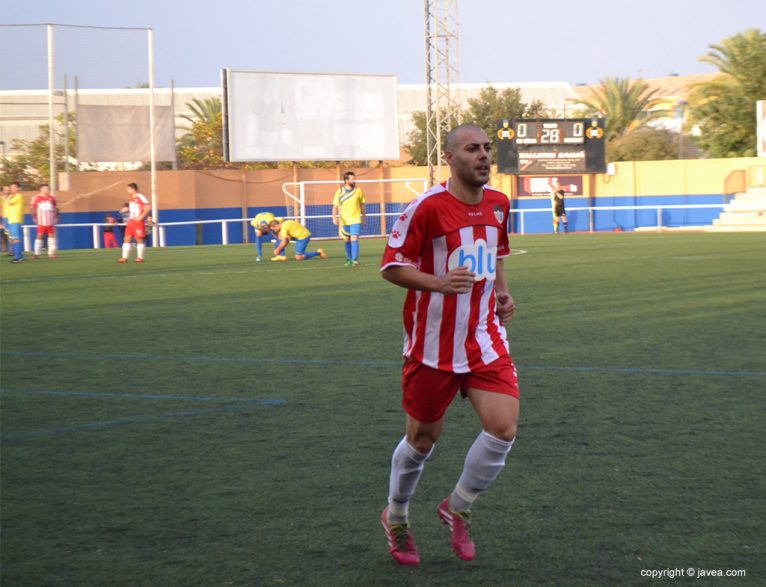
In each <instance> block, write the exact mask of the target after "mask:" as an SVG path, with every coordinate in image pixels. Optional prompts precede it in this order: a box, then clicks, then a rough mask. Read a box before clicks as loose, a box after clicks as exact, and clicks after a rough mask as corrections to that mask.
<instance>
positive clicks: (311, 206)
mask: <svg viewBox="0 0 766 587" xmlns="http://www.w3.org/2000/svg"><path fill="white" fill-rule="evenodd" d="M342 186H343V181H342V180H341V181H299V182H288V183H285V184H283V185H282V192H283V193H284V195H285V204H286V205H285V208H286V210H287V215H288V216H290V217H293V218H295V219H296V220H298V221H299V222H301V224H303V225H304V226H306V228H308V229H309V230H310V231H311V238H312V239H318V238H319V239H327V238H338V236H339V233H338V227H337V226H335V225H334V224H333V222H332V207H333V206H332V201H333V196H334V195H335V192H336V191H337V190H338V189H339V188H341V187H342ZM356 186H357V188H359V189H361V190H362V193H363V195H364V201H365V210H366V212H367V222H366V223H365V225H364V226H363V227H362V237H382V236H386V235H387V234H388V233H389V232H390V229H391V225H392V224H393V222H394V221H395V220H396V218H397V216H399V214H400V212H401V210H402V208H403V206H406V204H407V203H409V202H410V201H412V200H414V199H415V198H416V197H417V196H419V195H421V194H422V193H424V192H425V191H427V189H428V182H427V180H426V179H425V178H421V177H416V178H401V179H368V178H367V177H366V176H365V175H363V174H361V173H360V174H359V175H358V176H357V179H356Z"/></svg>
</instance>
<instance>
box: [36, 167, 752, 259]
mask: <svg viewBox="0 0 766 587" xmlns="http://www.w3.org/2000/svg"><path fill="white" fill-rule="evenodd" d="M755 168H759V169H762V168H763V161H762V159H758V158H737V159H702V160H684V161H639V162H620V163H616V164H615V174H614V175H595V176H585V178H584V179H585V181H584V182H583V189H584V192H585V194H586V196H582V197H569V198H567V208H568V209H570V210H571V209H574V208H577V207H587V206H589V205H593V206H596V207H611V206H660V205H663V206H667V205H684V204H685V205H699V204H720V203H724V202H725V201H726V199H727V197H728V194H727V193H726V189H725V187H724V184H725V182H726V179H727V177H729V175H730V174H732V173H734V172H737V171H740V172H741V171H743V170H744V171H745V172H746V174H747V177H748V178H749V180H748V181H749V182H750V183H752V182H753V181H755V178H756V176H757V174H755V173H752V170H753V169H755ZM444 169H445V170H446V168H444ZM344 171H346V168H341V167H337V168H331V169H298V168H287V169H264V170H250V171H239V170H216V171H159V172H158V173H157V206H158V209H159V211H160V213H159V216H160V220H161V221H162V223H167V222H186V221H202V220H216V219H223V218H232V219H235V218H243V217H247V218H252V217H253V216H254V215H255V214H256V213H258V212H262V211H271V212H273V213H275V214H278V215H284V214H288V215H297V213H298V210H297V206H296V205H295V202H293V201H292V200H291V199H290V198H289V197H287V196H286V195H285V194H284V193H283V191H282V185H283V184H284V183H285V182H297V181H338V182H339V183H340V178H341V176H342V173H343V172H344ZM354 171H355V172H356V173H357V178H358V179H372V180H375V179H401V178H423V177H426V176H427V173H428V170H427V168H425V167H387V166H378V167H371V168H358V169H355V170H354ZM514 179H515V177H514V176H507V175H496V176H495V177H494V178H493V181H492V183H493V185H494V187H496V188H498V189H500V190H502V191H504V192H505V193H507V194H511V195H513V194H514V189H513V187H514V186H513V180H514ZM68 180H69V187H70V189H69V190H67V191H60V192H59V193H58V194H57V197H58V199H59V205H60V208H61V211H62V219H61V221H62V223H66V224H70V223H100V222H103V221H104V214H105V213H116V212H117V211H118V210H119V209H120V208H121V207H122V204H123V203H124V202H125V201H126V192H125V186H126V184H128V183H130V182H136V183H138V184H139V186H140V188H141V191H142V192H143V193H144V194H146V195H147V197H148V196H149V194H150V187H149V186H150V173H149V172H148V171H139V172H127V171H125V172H119V171H114V172H75V173H71V174H70V176H69V178H68ZM761 181H762V180H761ZM325 188H326V189H325ZM334 191H335V189H334V187H333V186H331V185H327V186H323V187H322V189H317V190H315V191H314V193H313V194H312V195H311V196H310V197H307V202H306V203H307V213H308V215H309V216H314V215H329V214H330V211H331V202H332V195H333V193H334ZM373 191H374V192H375V193H373ZM296 193H297V190H296ZM26 195H27V203H28V201H29V199H30V198H31V194H30V192H27V194H26ZM366 199H367V204H368V209H369V212H370V213H373V214H374V213H378V212H379V211H380V210H385V211H386V212H390V213H396V212H398V211H399V210H400V209H401V206H402V204H404V203H406V202H407V201H409V200H410V199H411V196H410V195H409V194H406V193H404V194H403V193H394V191H393V190H391V189H390V188H387V187H384V188H381V189H378V190H372V189H368V190H367V196H366ZM512 207H513V208H514V209H517V210H528V209H533V208H548V207H549V202H548V199H547V198H534V197H532V198H526V197H525V198H513V201H512ZM718 214H719V211H718V210H715V209H710V210H704V209H701V210H665V211H663V219H662V220H663V224H664V225H665V226H688V225H705V224H710V223H711V222H712V220H713V219H714V218H717V216H718ZM647 215H648V216H647ZM569 219H570V222H571V223H572V224H571V227H570V228H571V229H572V230H588V229H589V224H590V218H589V215H588V212H587V211H572V212H571V213H570V214H569ZM550 220H551V219H550V214H549V213H545V212H540V213H527V214H526V215H525V227H524V229H525V230H524V231H525V232H526V233H528V234H529V233H535V232H549V231H550V225H551V223H550ZM26 222H27V223H30V224H31V217H29V216H27V218H26ZM647 222H648V223H649V224H651V223H652V222H656V211H653V210H646V211H635V210H625V211H620V210H616V211H615V210H604V211H597V212H596V213H595V214H594V228H595V230H614V229H615V228H620V229H622V230H632V229H633V228H635V227H636V226H644V225H646V224H647ZM514 228H515V229H517V228H518V226H515V227H514ZM166 230H167V233H166V234H167V240H168V243H169V244H172V245H193V244H220V243H221V242H222V235H221V227H220V225H219V224H197V225H191V226H184V227H168V228H167V229H166ZM334 231H335V229H334V227H333V226H332V223H331V222H330V220H329V219H326V221H321V222H320V223H319V229H318V230H317V229H315V234H316V235H317V236H333V235H334V234H335V232H334ZM228 239H229V242H230V243H242V242H252V240H253V233H252V229H251V228H250V227H249V225H248V224H247V223H242V224H238V223H232V224H230V225H229V229H228ZM59 240H60V246H61V248H62V249H68V248H89V247H91V246H92V231H91V229H90V228H88V227H83V228H67V229H66V230H62V231H61V232H60V237H59Z"/></svg>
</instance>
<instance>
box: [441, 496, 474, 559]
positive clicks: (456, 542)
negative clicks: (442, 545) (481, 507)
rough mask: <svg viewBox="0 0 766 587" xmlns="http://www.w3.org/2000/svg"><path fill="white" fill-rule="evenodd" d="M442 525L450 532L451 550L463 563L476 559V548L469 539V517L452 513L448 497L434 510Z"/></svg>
mask: <svg viewBox="0 0 766 587" xmlns="http://www.w3.org/2000/svg"><path fill="white" fill-rule="evenodd" d="M436 511H437V513H438V514H439V518H441V521H442V524H446V525H447V526H449V528H450V530H451V531H452V550H453V551H454V553H455V554H456V555H457V556H458V557H459V558H461V559H463V560H464V561H472V560H473V559H475V558H476V547H475V546H474V543H473V540H472V539H471V515H470V513H468V512H453V511H452V510H451V509H450V507H449V497H447V499H445V500H444V501H443V502H441V503H440V504H439V508H438V509H437V510H436Z"/></svg>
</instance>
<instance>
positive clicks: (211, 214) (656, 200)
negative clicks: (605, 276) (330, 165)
mask: <svg viewBox="0 0 766 587" xmlns="http://www.w3.org/2000/svg"><path fill="white" fill-rule="evenodd" d="M725 202H726V196H725V195H724V194H706V195H694V196H688V195H684V196H678V195H669V196H639V197H635V196H630V197H628V196H616V197H600V198H596V199H595V200H594V204H595V206H596V207H597V209H596V210H595V211H594V213H593V222H594V229H595V230H596V231H612V230H615V229H617V228H619V229H621V230H626V231H627V230H635V229H636V228H638V227H655V226H657V211H656V210H654V209H652V210H635V209H626V210H599V209H598V208H606V207H615V206H617V207H620V208H622V207H627V206H670V205H701V204H720V205H722V204H724V203H725ZM406 205H407V204H406V203H394V204H386V207H385V212H386V214H398V213H400V212H401V211H402V210H403V209H404V207H405V206H406ZM588 205H589V199H588V198H586V197H576V198H575V197H571V198H567V200H566V206H567V211H568V212H567V218H568V219H569V230H570V231H587V230H590V214H589V212H588V211H587V210H574V208H580V207H587V206H588ZM366 207H367V213H368V214H378V213H380V205H379V204H367V206H366ZM511 207H512V209H514V210H534V209H540V211H539V212H526V213H525V214H524V227H523V231H524V233H525V234H544V233H550V232H552V230H553V228H552V222H551V220H552V215H551V211H550V200H548V199H547V198H520V199H516V200H513V201H512V202H511ZM285 211H286V208H285V207H284V206H272V207H250V208H248V210H247V212H248V218H249V219H252V218H253V217H254V216H255V215H256V214H257V213H259V212H271V213H273V214H274V215H275V216H283V215H284V214H285ZM107 213H110V214H113V215H114V214H116V213H115V212H112V211H107V212H69V213H65V214H62V217H61V223H62V224H91V223H99V224H100V223H103V222H104V215H105V214H107ZM306 213H307V214H308V215H309V216H327V218H318V219H313V220H312V221H311V226H310V228H311V231H312V235H313V236H315V237H334V236H336V235H337V234H338V229H337V227H336V226H335V225H334V224H333V223H332V219H331V218H330V215H331V214H332V206H331V205H321V206H309V207H307V210H306ZM720 213H721V209H720V208H697V209H665V210H663V211H662V225H663V226H666V227H679V226H704V225H709V224H711V223H712V222H713V220H714V219H716V218H718V216H719V215H720ZM241 214H242V211H241V209H240V208H205V209H199V210H162V216H161V217H162V221H163V223H166V222H193V221H195V220H220V219H225V218H231V219H237V218H240V217H241ZM24 220H25V224H31V223H32V218H31V216H29V215H27V216H26V217H25V219H24ZM395 220H396V216H389V217H388V219H387V227H388V228H389V229H390V226H391V223H392V222H393V221H395ZM227 230H228V233H227V234H228V239H229V243H231V244H239V243H242V242H244V241H243V238H242V224H240V223H237V222H232V223H227ZM521 231H522V227H521V216H520V214H519V213H512V214H511V232H514V233H520V232H521ZM247 232H248V240H249V242H253V241H254V239H255V233H254V231H253V228H252V227H251V226H250V225H249V221H248V224H247ZM31 234H32V237H33V238H34V235H35V232H34V229H32V230H31ZM362 234H364V235H378V234H380V224H379V219H378V218H377V217H372V218H368V222H367V225H366V226H365V227H364V229H363V232H362ZM165 238H166V244H167V245H168V246H185V245H195V244H197V245H200V244H205V245H216V244H221V243H222V235H221V225H220V224H219V223H210V224H201V223H200V224H191V225H184V226H166V227H165ZM58 239H59V248H60V249H89V248H92V247H93V231H92V228H91V227H90V226H84V227H71V228H70V227H64V228H61V229H59V231H58ZM117 240H118V242H121V240H122V239H121V232H120V231H119V230H118V231H117ZM101 245H102V246H103V239H102V242H101Z"/></svg>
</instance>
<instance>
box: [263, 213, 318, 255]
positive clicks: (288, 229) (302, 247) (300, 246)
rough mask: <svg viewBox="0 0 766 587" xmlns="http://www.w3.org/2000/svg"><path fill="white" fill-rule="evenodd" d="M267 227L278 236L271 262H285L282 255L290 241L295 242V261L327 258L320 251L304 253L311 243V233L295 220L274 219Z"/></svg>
mask: <svg viewBox="0 0 766 587" xmlns="http://www.w3.org/2000/svg"><path fill="white" fill-rule="evenodd" d="M269 227H270V228H271V230H272V232H275V233H278V234H279V241H280V242H279V243H278V244H277V248H276V249H274V256H273V257H272V258H271V260H272V261H287V257H286V256H285V255H284V254H283V253H284V252H285V248H286V247H287V245H288V244H289V242H290V239H293V240H295V260H296V261H303V260H304V259H313V258H314V257H322V259H326V258H327V253H325V252H324V251H323V250H322V249H317V252H310V253H309V252H306V248H307V247H308V246H309V242H310V241H311V231H310V230H309V229H308V228H306V227H305V226H303V225H302V224H301V223H300V222H298V221H297V220H280V219H279V218H275V219H274V220H272V221H271V222H270V223H269Z"/></svg>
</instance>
